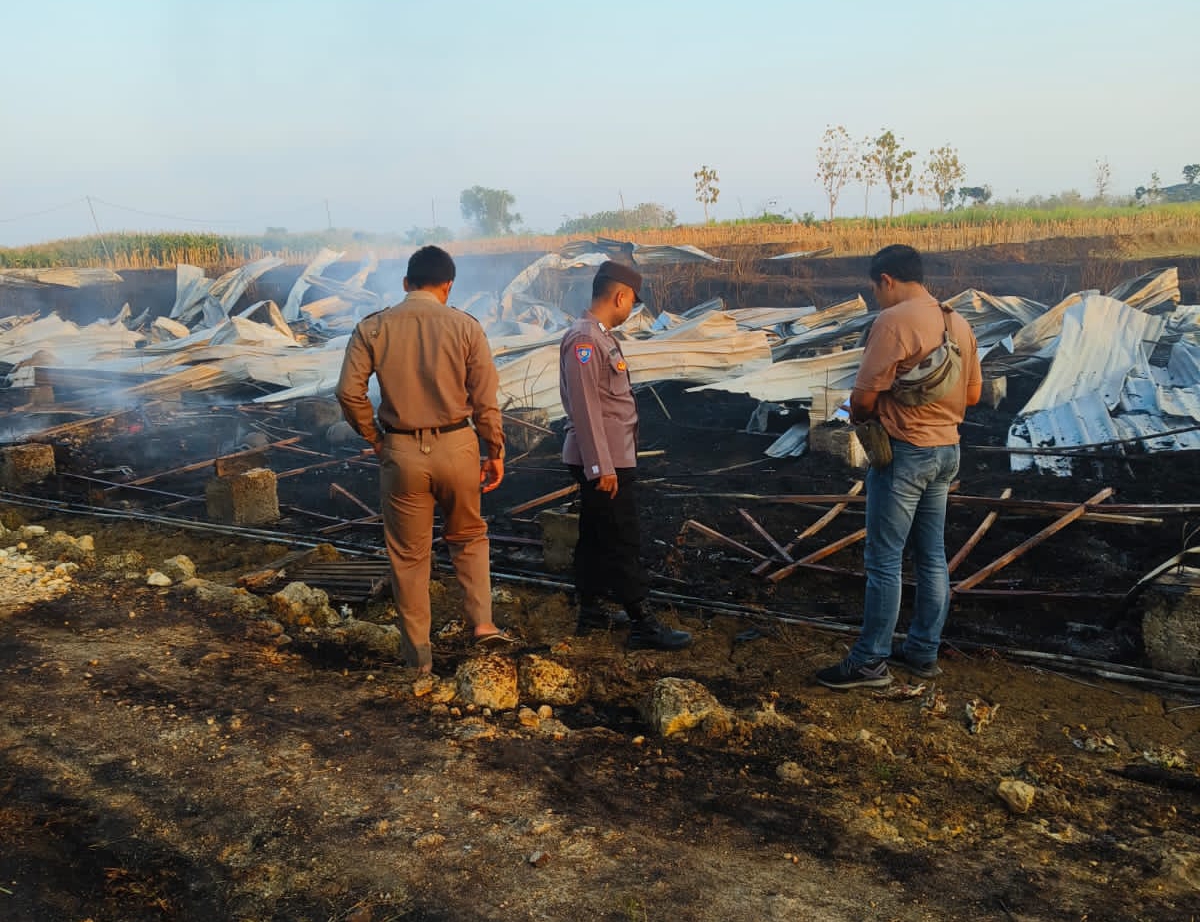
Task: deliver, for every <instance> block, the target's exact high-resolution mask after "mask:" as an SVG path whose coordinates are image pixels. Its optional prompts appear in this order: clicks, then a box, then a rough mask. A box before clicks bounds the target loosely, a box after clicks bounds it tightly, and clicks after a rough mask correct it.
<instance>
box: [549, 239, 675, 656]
mask: <svg viewBox="0 0 1200 922" xmlns="http://www.w3.org/2000/svg"><path fill="white" fill-rule="evenodd" d="M641 284H642V276H641V275H640V274H639V273H638V271H637V270H636V269H634V268H633V267H632V266H627V265H625V264H624V263H617V262H612V261H609V262H605V263H602V264H601V266H600V268H599V269H598V270H597V271H596V277H595V278H594V279H593V280H592V303H591V306H590V307H589V308H588V310H587V312H586V313H585V314H584V315H583V316H582V317H580V318H579V319H578V320H576V321H575V322H574V323H573V324H571V326H570V327H569V328H568V329H567V331H566V333H564V334H563V338H562V344H561V345H560V346H559V351H558V357H559V358H558V371H559V377H558V381H559V393H560V395H561V397H562V404H563V408H564V409H565V410H566V411H567V429H566V439H565V440H564V443H563V454H562V457H563V461H564V462H565V463H566V465H567V467H568V468H569V469H570V471H571V476H572V477H574V478H575V482H576V483H578V484H579V497H580V513H579V542H578V543H577V544H576V545H575V590H576V593H577V595H578V599H579V621H578V623H577V625H576V633H577V634H586V633H587V632H588V631H590V630H593V629H596V628H600V629H605V628H608V627H610V626H616V625H624V624H628V623H630V622H632V624H631V625H630V630H629V640H628V645H629V646H630V647H635V648H636V647H653V648H656V649H659V650H680V649H682V648H684V647H686V646H687V645H688V644H690V643H691V642H692V635H691V634H689V633H688V632H687V631H677V630H674V629H672V628H670V627H668V626H667V625H665V624H663V623H662V622H661V621H659V620H658V619H657V618H656V617H655V616H654V615H652V614H650V613H649V612H647V611H646V610H645V607H644V606H645V599H646V595H647V593H648V592H649V589H650V584H649V579H648V578H647V576H646V569H645V567H644V566H643V565H642V561H641V549H642V548H641V532H640V528H639V526H638V507H637V496H636V492H635V490H636V483H637V476H636V475H637V469H636V468H637V427H638V415H637V402H636V401H635V400H634V396H633V387H632V384H631V383H630V378H629V368H628V366H627V365H626V363H625V356H624V355H623V354H622V353H621V345H620V343H619V342H617V339H616V337H615V336H613V333H612V331H613V330H614V329H615V328H616V327H619V326H620V325H621V324H622V323H624V322H625V321H626V320H628V319H629V315H630V313H632V312H633V307H634V305H635V304H637V303H638V302H639V301H640V300H641V299H640V296H639V294H638V292H639V289H640V288H641ZM603 596H613V597H614V598H615V599H616V600H617V601H618V602H620V603H621V605H622V607H624V609H625V612H626V613H627V615H626V617H618V618H610V617H609V616H608V614H607V613H606V612H605V610H604V609H603V608H602V607H601V605H600V599H601V598H602V597H603Z"/></svg>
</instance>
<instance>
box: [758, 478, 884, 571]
mask: <svg viewBox="0 0 1200 922" xmlns="http://www.w3.org/2000/svg"><path fill="white" fill-rule="evenodd" d="M862 490H863V482H862V481H861V480H856V481H854V483H853V484H852V485H851V486H850V490H849V492H848V493H846V494H845V496H844V500H845V501H844V502H838V503H837V505H835V506H834V507H833V508H832V509H830V510H829V511H828V512H826V513H825V514H824V515H823V516H821V517H820V518H819V519H817V520H816V521H815V522H813V523H812V524H811V525H809V526H808V528H806V529H804V531H802V532H800V534H798V535H796V537H795V538H793V539H792V540H791V541H790V542H789V543H788V546H787V547H786V548H784V560H785V561H786V562H788V563H791V558H790V557H788V555H789V554H791V552H792V551H793V550H795V549H796V545H798V544H799V543H800V542H801V541H803V540H805V539H806V538H811V537H812V536H813V535H815V534H816V533H817V532H819V531H820V530H821V529H823V528H824V527H825V526H826V525H828V524H829V523H830V522H832V521H833V520H834V519H836V518H837V517H838V516H839V515H841V514H842V512H843V511H844V510H845V509H846V506H847V505H849V503H850V501H851V500H855V499H858V498H859V496H858V495H859V494H860V493H861V492H862ZM862 499H863V500H864V501H865V500H866V497H865V496H864V497H862ZM770 565H771V561H769V560H766V561H763V562H762V563H760V564H759V565H758V566H757V567H755V568H754V569H753V570H751V571H750V572H751V573H753V574H754V575H755V576H761V575H762V574H763V573H765V572H766V570H767V568H768V567H769V566H770Z"/></svg>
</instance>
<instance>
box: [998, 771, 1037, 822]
mask: <svg viewBox="0 0 1200 922" xmlns="http://www.w3.org/2000/svg"><path fill="white" fill-rule="evenodd" d="M996 793H997V794H998V795H1000V799H1001V800H1003V801H1004V803H1005V805H1006V806H1007V807H1008V809H1009V810H1011V811H1012V812H1013V813H1028V812H1029V808H1030V807H1032V806H1033V798H1034V796H1035V795H1036V794H1037V788H1035V787H1034V786H1033V785H1032V784H1026V783H1025V782H1024V781H1016V780H1014V779H1011V778H1006V779H1005V780H1004V781H1001V782H1000V786H999V787H998V788H996Z"/></svg>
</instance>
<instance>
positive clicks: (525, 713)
mask: <svg viewBox="0 0 1200 922" xmlns="http://www.w3.org/2000/svg"><path fill="white" fill-rule="evenodd" d="M517 722H518V723H519V724H520V725H521V726H522V727H533V728H536V727H537V725H538V724H540V723H541V722H542V721H541V719H540V718H539V717H538V716H537V712H536V711H534V710H532V709H531V708H521V710H519V711H517Z"/></svg>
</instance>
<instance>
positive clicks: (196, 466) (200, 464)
mask: <svg viewBox="0 0 1200 922" xmlns="http://www.w3.org/2000/svg"><path fill="white" fill-rule="evenodd" d="M299 441H300V438H299V436H297V437H295V438H291V439H284V440H283V441H282V442H270V443H268V444H266V445H263V446H262V447H260V448H248V449H246V450H245V451H236V452H233V453H232V454H228V455H218V456H217V457H215V458H205V459H204V460H203V461H196V462H194V463H192V464H185V465H183V466H182V467H173V468H171V469H170V470H166V471H159V472H158V473H157V474H149V475H147V476H145V477H139V478H138V479H137V480H131V481H129V483H123V484H120V485H119V486H122V487H126V486H141V485H142V484H144V483H151V482H152V481H155V480H158V478H160V477H167V476H169V475H171V474H190V473H191V472H193V471H199V470H203V469H204V468H206V467H208V466H209V465H213V466H215V465H216V464H217V463H218V462H220V461H228V460H230V459H231V458H241V457H245V456H246V455H253V454H258V453H259V452H263V451H266V450H268V449H271V448H279V447H280V446H282V445H291V444H292V443H294V442H299ZM114 489H115V488H114Z"/></svg>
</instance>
